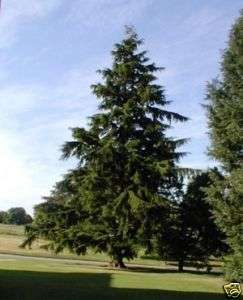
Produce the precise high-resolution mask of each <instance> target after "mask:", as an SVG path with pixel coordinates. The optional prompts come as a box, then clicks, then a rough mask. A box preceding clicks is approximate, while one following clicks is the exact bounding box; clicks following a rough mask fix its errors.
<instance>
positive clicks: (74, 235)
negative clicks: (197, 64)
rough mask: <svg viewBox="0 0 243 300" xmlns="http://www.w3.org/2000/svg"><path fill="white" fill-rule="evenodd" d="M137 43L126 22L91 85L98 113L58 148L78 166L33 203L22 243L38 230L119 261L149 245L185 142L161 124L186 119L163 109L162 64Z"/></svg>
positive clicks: (57, 242)
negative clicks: (110, 60)
mask: <svg viewBox="0 0 243 300" xmlns="http://www.w3.org/2000/svg"><path fill="white" fill-rule="evenodd" d="M141 43H142V41H141V40H140V39H138V37H137V35H136V33H135V32H134V31H133V30H131V28H128V29H127V32H126V37H125V39H124V40H123V41H122V42H121V43H119V44H116V45H115V48H114V50H113V51H112V58H113V64H112V67H111V68H107V69H104V70H101V71H99V73H100V74H101V75H102V77H103V83H98V84H95V85H93V86H92V90H93V93H94V94H95V95H96V96H97V98H98V99H100V105H99V113H97V114H95V115H94V116H92V117H91V118H90V123H89V128H88V129H84V128H74V129H72V135H73V141H71V142H67V143H66V144H65V145H64V147H63V157H64V158H69V157H71V156H74V157H76V158H77V159H78V161H79V165H78V167H77V168H76V169H75V170H74V171H72V172H71V173H70V174H69V175H68V176H67V177H66V178H64V180H63V181H62V182H60V183H59V184H57V186H56V187H55V189H54V190H53V193H52V194H51V197H49V198H47V199H46V200H47V201H46V202H45V203H44V204H41V205H39V206H38V207H36V218H35V221H34V224H33V226H31V227H29V228H28V230H27V231H28V239H27V241H26V243H28V241H32V240H33V239H34V238H36V237H37V236H40V235H41V236H44V237H47V238H48V239H50V240H52V241H53V243H52V247H53V248H54V249H55V250H56V251H61V250H62V249H63V248H64V247H69V248H70V249H72V250H73V251H74V252H76V253H78V254H80V253H85V251H86V249H87V247H92V248H94V249H95V250H96V251H102V252H106V253H107V254H108V255H109V256H110V257H111V259H112V261H113V262H114V264H115V265H116V266H119V267H124V264H123V259H124V258H127V259H132V258H133V257H134V256H135V255H136V253H137V249H138V246H141V245H142V246H143V247H145V248H146V249H147V250H148V251H149V250H150V249H151V246H152V242H151V241H152V238H153V236H154V234H155V232H156V228H157V227H158V224H159V223H160V224H161V223H163V222H165V221H166V219H167V213H168V207H169V206H170V202H171V201H172V199H173V198H174V197H175V193H176V189H177V185H178V167H177V162H178V160H179V159H180V157H181V156H182V155H183V153H181V152H179V151H177V147H178V146H180V145H182V144H183V143H184V142H185V140H184V139H181V140H175V139H173V138H171V137H169V136H166V130H167V129H168V128H170V124H171V121H186V118H185V117H183V116H181V115H180V114H177V113H174V112H170V111H168V110H165V106H166V105H167V104H168V101H166V99H165V95H164V88H163V87H161V86H160V85H158V84H156V83H155V80H156V76H155V72H157V71H160V70H161V68H159V67H157V66H156V65H155V64H154V63H150V62H149V59H148V58H147V56H146V51H142V52H139V51H138V47H139V46H140V45H141ZM77 174H78V175H77ZM70 178H71V179H70ZM63 187H64V190H63ZM50 228H52V230H49V229H50ZM26 243H25V244H26Z"/></svg>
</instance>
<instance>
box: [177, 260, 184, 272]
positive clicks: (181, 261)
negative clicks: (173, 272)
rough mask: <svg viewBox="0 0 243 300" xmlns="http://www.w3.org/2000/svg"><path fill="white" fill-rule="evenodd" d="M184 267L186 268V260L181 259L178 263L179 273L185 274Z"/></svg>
mask: <svg viewBox="0 0 243 300" xmlns="http://www.w3.org/2000/svg"><path fill="white" fill-rule="evenodd" d="M183 267H184V259H183V258H181V259H180V260H179V262H178V271H179V272H183Z"/></svg>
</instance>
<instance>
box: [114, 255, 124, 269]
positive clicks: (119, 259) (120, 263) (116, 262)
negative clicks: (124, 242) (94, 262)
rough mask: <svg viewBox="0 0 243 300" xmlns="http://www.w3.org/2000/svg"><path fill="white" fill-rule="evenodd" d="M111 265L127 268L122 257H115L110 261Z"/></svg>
mask: <svg viewBox="0 0 243 300" xmlns="http://www.w3.org/2000/svg"><path fill="white" fill-rule="evenodd" d="M110 266H111V267H112V268H118V269H126V265H125V264H124V262H123V259H122V257H116V258H113V259H112V261H111V262H110Z"/></svg>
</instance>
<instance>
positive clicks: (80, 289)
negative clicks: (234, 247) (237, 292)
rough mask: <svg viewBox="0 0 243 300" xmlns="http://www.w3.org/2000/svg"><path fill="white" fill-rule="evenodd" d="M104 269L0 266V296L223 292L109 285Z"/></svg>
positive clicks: (42, 299) (205, 297) (96, 298)
mask: <svg viewBox="0 0 243 300" xmlns="http://www.w3.org/2000/svg"><path fill="white" fill-rule="evenodd" d="M111 276H112V274H108V273H50V272H32V271H15V270H13V271H12V270H11V271H9V270H0V299H1V300H57V299H58V300H112V299H114V300H130V299H131V300H147V299H151V300H179V299H185V300H220V299H222V300H223V299H224V295H223V294H217V293H202V292H178V291H166V290H155V289H132V288H114V287H111V279H112V278H111Z"/></svg>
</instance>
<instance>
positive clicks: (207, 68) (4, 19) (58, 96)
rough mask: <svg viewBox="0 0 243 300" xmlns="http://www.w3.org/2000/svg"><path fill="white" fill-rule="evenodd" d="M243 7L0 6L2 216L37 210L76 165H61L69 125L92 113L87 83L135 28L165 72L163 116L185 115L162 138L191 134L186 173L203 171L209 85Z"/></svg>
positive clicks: (96, 0)
mask: <svg viewBox="0 0 243 300" xmlns="http://www.w3.org/2000/svg"><path fill="white" fill-rule="evenodd" d="M241 8H243V1H242V0H231V1H230V0H201V1H198V0H140V1H137V0H126V1H125V0H89V1H87V0H85V1H83V0H72V1H69V0H21V1H19V0H2V11H1V15H0V63H1V68H0V145H1V146H0V165H1V170H0V182H1V193H0V209H1V210H6V209H8V208H10V207H13V206H23V207H25V208H26V209H27V211H28V212H32V208H33V205H34V204H37V203H39V202H40V201H41V196H43V195H48V193H49V190H50V189H51V187H52V186H53V184H54V183H55V181H57V180H58V179H60V178H61V174H63V173H64V172H65V171H66V170H67V169H69V168H71V167H72V165H73V163H71V162H63V161H60V159H59V158H60V154H61V153H60V146H61V145H62V144H63V142H64V141H65V140H68V139H69V138H70V132H69V130H68V128H69V127H73V126H85V125H86V122H87V117H88V116H89V115H91V114H92V113H94V112H95V111H96V107H97V100H96V99H95V97H94V96H92V95H91V93H90V89H89V86H90V84H92V83H94V82H97V80H98V79H99V78H98V76H97V74H96V72H95V71H96V70H97V69H99V68H102V67H105V66H109V64H110V62H111V58H110V51H111V49H112V47H113V44H114V43H115V42H118V41H120V40H121V39H122V35H123V32H124V25H125V24H128V25H134V26H135V27H136V29H137V32H138V33H139V35H140V36H141V37H143V38H144V40H145V45H144V47H145V48H146V49H148V50H149V52H148V54H149V56H150V57H151V59H152V60H153V61H155V62H156V63H157V64H158V65H160V66H163V67H165V68H166V69H165V71H163V72H162V73H160V74H159V82H160V83H161V84H162V85H164V86H165V88H166V94H167V97H168V100H172V101H173V103H172V104H171V105H170V107H169V109H171V110H174V111H176V112H180V113H182V114H184V115H186V116H188V117H189V118H190V119H191V120H190V122H188V123H187V124H185V125H181V124H174V129H173V130H171V131H170V132H169V133H168V134H170V135H173V136H175V137H190V138H191V141H190V143H188V145H187V146H186V147H185V150H186V151H189V152H190V154H189V155H188V156H187V157H186V158H184V159H183V160H182V161H181V165H182V166H187V167H196V168H207V167H208V166H211V165H213V163H214V162H212V161H210V160H209V159H208V158H207V155H206V150H207V146H208V138H207V134H206V131H207V128H206V119H205V113H204V111H203V109H202V107H201V105H200V103H203V102H204V98H205V93H206V82H207V81H210V80H211V79H213V78H215V77H216V76H217V75H218V74H219V68H220V64H219V61H220V56H221V53H222V49H224V48H225V46H226V42H227V38H228V34H229V30H230V27H231V25H232V23H233V22H234V20H235V19H236V17H237V16H238V15H239V10H240V9H241Z"/></svg>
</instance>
